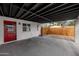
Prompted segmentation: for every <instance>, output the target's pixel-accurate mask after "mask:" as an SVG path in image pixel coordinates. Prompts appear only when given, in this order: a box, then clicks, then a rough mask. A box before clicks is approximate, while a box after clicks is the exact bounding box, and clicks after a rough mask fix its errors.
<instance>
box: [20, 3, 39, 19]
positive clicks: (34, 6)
mask: <svg viewBox="0 0 79 59" xmlns="http://www.w3.org/2000/svg"><path fill="white" fill-rule="evenodd" d="M39 4H40V3H39ZM39 4H35V5H34V6H33V7H32V8H30V9H29V11H30V10H32V9H34V8H36V7H37V6H38V5H39ZM29 11H27V12H26V13H25V14H24V15H22V16H21V17H20V18H23V17H25V16H26V15H28V13H30V12H29Z"/></svg>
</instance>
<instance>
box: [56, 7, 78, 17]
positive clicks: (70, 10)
mask: <svg viewBox="0 0 79 59" xmlns="http://www.w3.org/2000/svg"><path fill="white" fill-rule="evenodd" d="M76 9H79V7H77V8H73V9H69V10H67V11H62V12H60V13H56V14H54V15H60V14H63V13H64V14H65V13H68V12H72V11H73V10H75V11H76Z"/></svg>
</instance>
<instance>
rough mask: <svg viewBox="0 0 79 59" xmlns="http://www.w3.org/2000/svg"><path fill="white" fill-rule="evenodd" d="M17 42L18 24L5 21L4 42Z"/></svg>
mask: <svg viewBox="0 0 79 59" xmlns="http://www.w3.org/2000/svg"><path fill="white" fill-rule="evenodd" d="M13 40H16V22H13V21H4V42H9V41H13Z"/></svg>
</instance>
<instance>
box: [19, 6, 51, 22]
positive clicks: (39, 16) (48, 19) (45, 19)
mask: <svg viewBox="0 0 79 59" xmlns="http://www.w3.org/2000/svg"><path fill="white" fill-rule="evenodd" d="M19 8H20V7H19ZM21 8H22V7H21ZM21 8H20V9H21ZM25 10H26V11H29V12H30V13H32V14H34V15H35V16H38V17H40V18H43V19H45V20H47V21H50V19H49V18H46V17H43V16H40V15H37V14H36V13H33V12H32V11H30V10H27V9H25Z"/></svg>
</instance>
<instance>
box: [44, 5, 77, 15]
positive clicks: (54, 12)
mask: <svg viewBox="0 0 79 59" xmlns="http://www.w3.org/2000/svg"><path fill="white" fill-rule="evenodd" d="M76 5H78V4H73V5H70V6H67V7H65V8H62V9H59V10H56V11H54V12H51V13H48V14H45V15H44V16H46V15H49V14H54V13H56V12H60V11H62V10H65V9H68V8H71V7H73V6H76Z"/></svg>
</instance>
